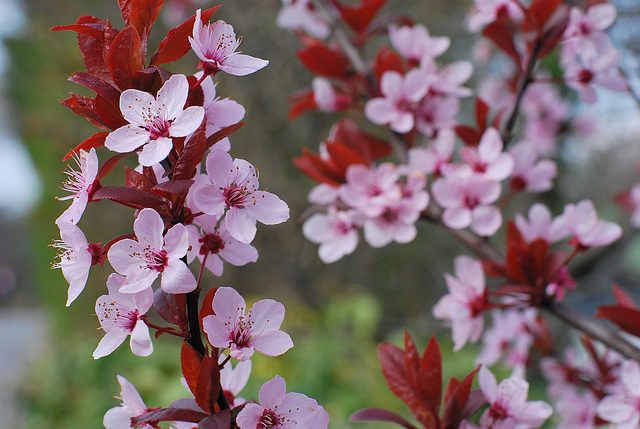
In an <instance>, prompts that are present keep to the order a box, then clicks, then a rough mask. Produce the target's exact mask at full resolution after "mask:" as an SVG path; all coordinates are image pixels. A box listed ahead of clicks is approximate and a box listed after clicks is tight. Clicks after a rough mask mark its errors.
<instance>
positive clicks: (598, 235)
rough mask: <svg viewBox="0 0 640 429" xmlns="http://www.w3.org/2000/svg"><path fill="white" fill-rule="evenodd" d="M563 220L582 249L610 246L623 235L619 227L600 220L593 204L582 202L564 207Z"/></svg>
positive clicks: (588, 201)
mask: <svg viewBox="0 0 640 429" xmlns="http://www.w3.org/2000/svg"><path fill="white" fill-rule="evenodd" d="M562 220H563V222H564V225H565V227H566V228H567V229H568V230H569V231H570V232H571V234H573V236H574V238H575V240H576V241H577V242H578V244H579V245H580V246H582V247H594V246H595V247H600V246H608V245H609V244H611V243H613V242H614V241H616V240H617V239H619V238H620V236H621V235H622V228H620V226H619V225H617V224H615V223H613V222H608V221H604V220H600V219H599V218H598V214H597V213H596V209H595V207H594V205H593V202H592V201H590V200H582V201H580V202H579V203H578V204H567V205H566V206H565V207H564V213H563V214H562Z"/></svg>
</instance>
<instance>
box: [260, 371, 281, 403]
mask: <svg viewBox="0 0 640 429" xmlns="http://www.w3.org/2000/svg"><path fill="white" fill-rule="evenodd" d="M286 392H287V383H286V382H285V381H284V378H282V377H280V376H279V375H276V376H275V377H273V378H272V379H271V380H269V381H267V382H266V383H264V384H263V385H262V387H261V388H260V392H258V398H259V399H260V405H262V406H263V407H265V408H271V409H274V408H276V407H278V406H279V405H280V404H281V403H282V400H283V399H284V397H285V393H286Z"/></svg>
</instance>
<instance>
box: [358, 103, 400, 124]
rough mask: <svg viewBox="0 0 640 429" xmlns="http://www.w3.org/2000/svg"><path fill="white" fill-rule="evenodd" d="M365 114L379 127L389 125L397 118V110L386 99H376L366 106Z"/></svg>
mask: <svg viewBox="0 0 640 429" xmlns="http://www.w3.org/2000/svg"><path fill="white" fill-rule="evenodd" d="M364 114H365V116H366V117H367V119H369V120H370V121H371V122H373V123H374V124H377V125H384V124H387V123H389V122H390V121H391V120H392V119H393V118H395V116H396V114H397V113H396V109H395V107H393V104H391V103H390V102H389V101H388V100H387V99H385V98H374V99H373V100H369V101H368V102H367V104H365V106H364Z"/></svg>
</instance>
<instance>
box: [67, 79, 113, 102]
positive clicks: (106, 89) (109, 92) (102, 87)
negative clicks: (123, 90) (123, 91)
mask: <svg viewBox="0 0 640 429" xmlns="http://www.w3.org/2000/svg"><path fill="white" fill-rule="evenodd" d="M68 80H69V81H70V82H73V83H77V84H78V85H82V86H84V87H85V88H88V89H90V90H91V91H93V92H95V93H96V94H100V95H102V96H103V97H105V98H106V99H107V100H111V101H115V102H116V103H117V102H118V101H119V100H120V90H118V89H116V88H114V87H113V86H112V85H111V84H110V83H108V82H105V81H104V80H102V79H100V78H98V77H96V76H93V75H91V74H89V73H85V72H75V73H73V74H72V75H71V76H69V79H68Z"/></svg>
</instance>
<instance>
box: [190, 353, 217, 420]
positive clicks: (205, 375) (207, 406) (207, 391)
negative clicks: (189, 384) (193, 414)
mask: <svg viewBox="0 0 640 429" xmlns="http://www.w3.org/2000/svg"><path fill="white" fill-rule="evenodd" d="M219 394H220V369H219V368H218V362H217V361H216V360H215V359H213V358H212V357H211V356H209V355H206V356H204V358H203V359H202V364H201V365H200V369H199V370H198V379H197V385H196V392H195V397H196V403H197V404H198V405H199V406H200V408H202V409H203V410H205V411H206V412H208V413H209V414H211V413H213V412H214V411H215V404H216V401H217V400H218V395H219Z"/></svg>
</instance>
